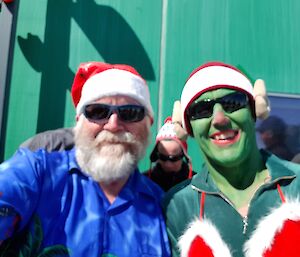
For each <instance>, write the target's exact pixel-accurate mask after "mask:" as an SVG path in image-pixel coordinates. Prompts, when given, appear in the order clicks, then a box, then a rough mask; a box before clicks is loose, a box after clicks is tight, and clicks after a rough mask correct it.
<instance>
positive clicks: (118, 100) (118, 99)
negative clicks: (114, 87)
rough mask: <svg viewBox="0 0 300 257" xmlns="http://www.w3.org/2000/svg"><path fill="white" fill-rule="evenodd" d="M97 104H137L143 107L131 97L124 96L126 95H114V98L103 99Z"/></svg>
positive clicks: (97, 101) (106, 97)
mask: <svg viewBox="0 0 300 257" xmlns="http://www.w3.org/2000/svg"><path fill="white" fill-rule="evenodd" d="M95 103H102V104H114V105H121V104H137V105H141V104H140V103H139V102H138V101H137V100H135V99H134V98H132V97H129V96H124V95H114V96H105V97H101V98H99V99H98V100H96V101H95Z"/></svg>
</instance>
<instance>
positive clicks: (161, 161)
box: [144, 117, 194, 191]
mask: <svg viewBox="0 0 300 257" xmlns="http://www.w3.org/2000/svg"><path fill="white" fill-rule="evenodd" d="M150 161H151V166H150V169H149V170H148V171H147V172H146V173H144V174H146V175H147V176H148V177H149V178H150V179H151V180H153V181H154V182H155V183H157V184H158V185H159V186H160V187H161V188H162V189H163V190H164V191H168V190H169V189H170V188H171V187H173V186H175V185H177V184H178V183H180V182H182V181H184V180H186V179H188V178H191V177H192V175H193V174H194V173H193V171H192V163H191V158H190V157H189V155H188V153H187V142H186V140H184V139H180V138H179V137H178V136H177V135H176V133H175V124H174V123H172V118H171V117H168V118H167V119H166V120H165V123H164V125H163V126H162V127H161V128H160V130H159V131H158V134H157V136H156V143H155V146H154V148H153V150H152V152H151V154H150ZM152 163H155V165H154V166H153V167H152Z"/></svg>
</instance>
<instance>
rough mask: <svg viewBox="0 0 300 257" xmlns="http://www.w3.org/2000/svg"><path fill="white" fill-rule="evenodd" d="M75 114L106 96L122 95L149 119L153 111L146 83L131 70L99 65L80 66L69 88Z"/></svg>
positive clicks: (121, 66)
mask: <svg viewBox="0 0 300 257" xmlns="http://www.w3.org/2000/svg"><path fill="white" fill-rule="evenodd" d="M71 94H72V99H73V103H74V105H75V107H76V114H77V115H79V114H81V113H82V112H83V109H84V106H86V105H87V104H90V103H92V102H94V101H96V100H97V99H99V98H102V97H106V96H115V95H124V96H128V97H131V98H133V99H135V100H136V101H138V102H139V103H140V104H141V105H143V106H144V107H145V108H146V110H147V112H148V114H149V115H150V117H151V118H152V119H153V109H152V106H151V102H150V94H149V89H148V86H147V83H146V81H145V80H144V79H143V78H142V77H141V75H140V74H139V73H138V72H137V71H136V70H135V69H134V68H133V67H131V66H129V65H124V64H109V63H103V62H87V63H81V64H80V65H79V68H78V70H77V72H76V74H75V78H74V82H73V85H72V90H71Z"/></svg>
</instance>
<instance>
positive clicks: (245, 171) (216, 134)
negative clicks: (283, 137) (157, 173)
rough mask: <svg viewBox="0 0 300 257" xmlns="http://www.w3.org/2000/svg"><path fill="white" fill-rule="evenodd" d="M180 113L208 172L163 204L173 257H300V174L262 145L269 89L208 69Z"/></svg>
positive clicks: (229, 69)
mask: <svg viewBox="0 0 300 257" xmlns="http://www.w3.org/2000/svg"><path fill="white" fill-rule="evenodd" d="M181 107H182V108H181V113H182V120H183V127H184V128H185V129H186V130H187V132H188V134H189V135H190V136H192V137H194V139H195V140H196V141H197V143H198V145H199V147H200V149H201V151H202V154H203V155H202V156H203V158H204V162H205V166H204V168H203V170H202V171H200V172H198V173H197V174H196V175H195V176H193V178H192V179H191V180H187V181H186V182H185V183H184V182H183V183H184V184H180V186H179V185H178V186H175V187H174V188H172V189H171V190H170V191H169V192H168V193H167V194H166V197H165V199H164V211H165V217H166V224H167V230H168V235H169V239H170V243H171V248H172V256H173V257H177V256H182V257H198V256H201V257H208V256H209V257H213V256H216V257H242V256H245V257H254V256H255V257H258V256H260V257H273V256H276V257H278V256H282V257H283V256H289V257H291V256H299V252H300V245H299V237H300V229H299V228H300V226H299V225H300V202H299V199H300V179H299V178H300V166H299V165H298V164H295V163H292V162H288V161H286V160H282V159H280V158H278V157H277V156H276V155H274V154H272V153H270V152H267V151H265V150H263V149H262V150H259V149H258V147H257V143H256V129H255V121H256V119H257V118H265V117H267V115H268V113H269V106H268V101H267V97H266V92H265V86H264V83H263V81H262V80H256V81H255V83H254V87H253V86H252V83H251V82H250V80H249V79H248V77H247V76H246V75H244V74H243V73H242V72H241V71H240V70H238V69H237V68H236V67H234V66H231V65H228V64H225V63H221V62H209V63H206V64H204V65H202V66H200V67H198V68H197V69H195V70H194V71H193V72H192V73H191V75H190V76H189V78H188V80H187V81H186V83H185V86H184V88H183V91H182V94H181Z"/></svg>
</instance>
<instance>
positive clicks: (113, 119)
mask: <svg viewBox="0 0 300 257" xmlns="http://www.w3.org/2000/svg"><path fill="white" fill-rule="evenodd" d="M103 128H104V129H106V130H109V131H111V132H116V131H119V130H122V129H123V125H122V121H120V119H119V117H118V114H117V113H115V112H113V113H112V114H111V115H110V117H109V118H108V120H107V122H106V123H105V125H104V127H103Z"/></svg>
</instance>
